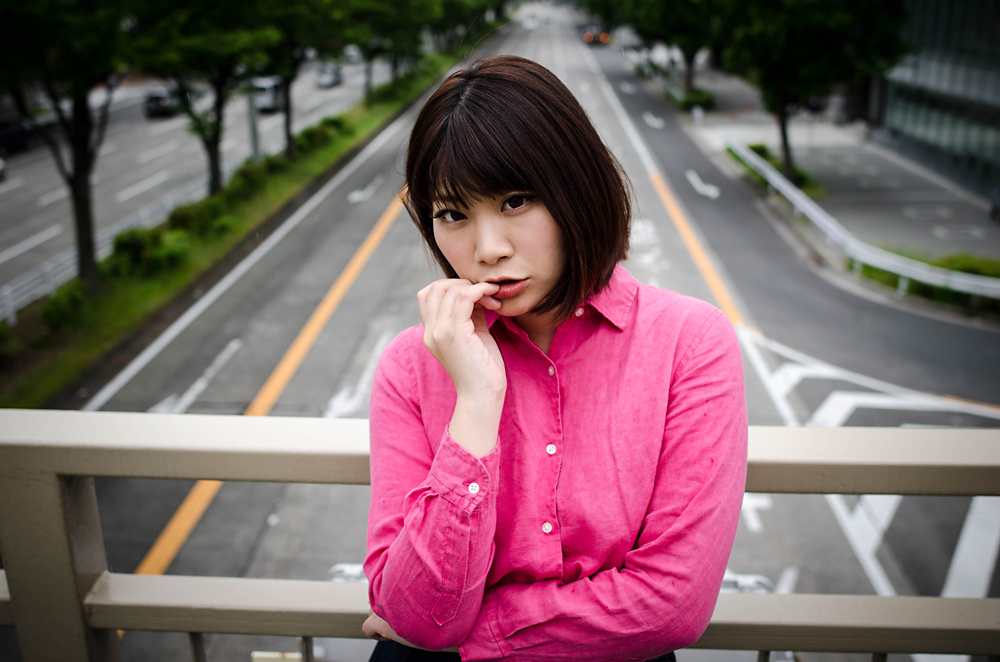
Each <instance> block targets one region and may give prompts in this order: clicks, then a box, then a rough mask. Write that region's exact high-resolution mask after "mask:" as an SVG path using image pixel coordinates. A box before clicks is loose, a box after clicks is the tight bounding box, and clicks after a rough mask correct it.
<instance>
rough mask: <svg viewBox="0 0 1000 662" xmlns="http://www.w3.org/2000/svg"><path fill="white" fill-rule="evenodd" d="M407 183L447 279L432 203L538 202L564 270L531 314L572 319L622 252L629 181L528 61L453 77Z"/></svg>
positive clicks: (413, 147)
mask: <svg viewBox="0 0 1000 662" xmlns="http://www.w3.org/2000/svg"><path fill="white" fill-rule="evenodd" d="M406 184H407V191H406V193H405V200H406V207H407V209H408V210H409V212H410V216H411V217H412V218H413V222H414V223H416V225H417V227H418V228H419V230H420V233H421V235H423V238H424V241H426V242H427V245H428V247H429V248H430V250H431V253H432V254H433V255H434V257H435V259H436V260H437V261H438V263H439V264H440V265H441V268H442V269H443V270H444V272H445V274H446V275H447V276H448V277H449V278H456V277H457V276H458V274H457V273H456V272H455V270H454V269H453V268H452V266H451V265H450V264H449V263H448V260H446V259H445V257H444V255H443V254H442V253H441V249H440V248H439V247H438V245H437V242H435V240H434V219H433V218H432V214H433V205H434V202H435V201H439V202H446V203H448V204H455V205H458V206H459V207H468V206H470V205H469V203H470V202H477V201H481V200H486V199H489V198H493V197H500V196H503V195H505V194H508V193H513V192H524V193H529V192H530V193H533V194H534V195H537V196H538V198H539V199H540V200H541V201H542V203H544V204H545V206H546V208H548V210H549V213H550V214H552V217H553V219H554V220H555V222H556V224H557V225H558V226H559V229H560V230H561V232H562V238H563V245H564V248H565V251H564V252H565V255H566V264H565V266H564V268H563V273H562V276H561V277H560V279H559V281H558V282H557V283H556V285H555V286H554V287H553V289H552V291H551V292H549V294H548V295H547V296H546V297H545V298H544V299H543V300H542V301H540V302H539V303H538V305H537V306H536V307H535V308H534V309H533V310H532V311H531V312H533V313H546V312H550V311H552V312H554V315H555V317H556V319H558V320H560V321H562V320H564V319H566V318H568V317H569V316H570V315H571V314H572V313H573V311H574V309H575V308H576V307H577V306H579V305H580V304H581V303H582V302H583V301H584V300H585V299H586V298H587V297H589V296H590V295H592V294H596V293H597V292H598V291H600V290H601V289H602V288H603V287H604V286H605V285H607V283H608V281H609V280H610V278H611V273H612V271H613V270H614V268H615V265H616V264H617V263H618V262H620V261H621V260H623V259H625V257H626V255H627V254H628V238H629V223H630V221H631V217H632V204H631V197H630V191H631V186H630V184H629V181H628V178H627V176H626V175H625V172H624V171H623V170H622V167H621V165H620V164H619V163H618V160H617V159H616V158H615V157H614V155H613V154H612V153H611V151H610V150H609V149H608V148H607V147H606V146H605V145H604V143H603V142H602V141H601V138H600V136H598V134H597V131H596V130H595V129H594V127H593V125H592V124H591V123H590V120H589V119H588V118H587V114H586V113H585V112H584V110H583V108H582V107H581V106H580V104H579V102H577V100H576V98H575V97H574V96H573V94H572V93H571V92H570V91H569V90H568V89H567V88H566V86H565V85H563V84H562V82H561V81H560V80H559V79H558V78H556V76H555V75H553V74H552V72H550V71H549V70H548V69H546V68H545V67H543V66H541V65H540V64H537V63H535V62H532V61H531V60H526V59H524V58H520V57H515V56H511V55H500V56H496V57H490V58H486V59H483V60H479V61H477V62H474V63H473V64H471V65H470V66H469V67H468V68H467V69H465V70H462V71H458V72H455V73H454V74H452V75H451V76H449V77H448V78H447V79H446V80H445V81H444V82H443V83H442V84H441V86H440V87H439V88H438V89H437V90H436V91H435V92H434V93H433V94H432V95H431V97H430V98H429V99H428V100H427V103H426V104H424V107H423V109H422V110H421V111H420V115H419V116H418V117H417V121H416V124H415V125H414V127H413V132H412V133H411V134H410V143H409V149H408V150H407V155H406Z"/></svg>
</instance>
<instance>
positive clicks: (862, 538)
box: [736, 327, 1000, 662]
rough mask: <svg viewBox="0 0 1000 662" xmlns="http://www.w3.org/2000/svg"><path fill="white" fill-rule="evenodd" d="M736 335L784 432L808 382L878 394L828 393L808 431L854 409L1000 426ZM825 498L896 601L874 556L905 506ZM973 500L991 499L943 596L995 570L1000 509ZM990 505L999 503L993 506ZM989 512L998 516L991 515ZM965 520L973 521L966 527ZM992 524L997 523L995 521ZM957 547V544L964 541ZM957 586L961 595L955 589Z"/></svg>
mask: <svg viewBox="0 0 1000 662" xmlns="http://www.w3.org/2000/svg"><path fill="white" fill-rule="evenodd" d="M736 333H737V335H738V336H739V339H740V344H741V346H742V347H743V352H744V355H745V356H746V357H747V358H748V359H749V362H750V365H752V366H753V367H754V370H755V371H756V373H757V375H758V377H759V378H760V380H761V382H762V383H763V385H764V388H765V390H766V391H767V393H768V395H769V396H770V397H771V400H772V402H773V403H774V405H775V407H776V408H777V409H778V413H779V414H780V415H781V417H782V420H783V421H784V422H785V425H788V426H798V425H801V423H800V421H799V418H798V416H797V414H796V413H795V411H794V408H793V407H792V405H791V403H790V402H789V399H788V396H789V395H790V394H791V392H792V390H794V389H795V387H796V386H798V385H799V383H801V382H802V381H803V380H804V379H810V378H812V379H828V380H829V379H836V380H838V381H843V382H847V383H850V384H855V385H857V386H860V387H862V388H865V389H871V391H876V392H874V393H873V392H871V391H844V390H839V391H834V392H832V393H830V394H829V395H828V396H827V398H826V399H825V400H824V401H823V403H822V404H821V405H820V406H819V408H817V410H816V411H815V412H814V413H813V415H812V417H810V419H809V423H808V425H811V426H824V427H835V426H840V425H843V424H844V423H845V422H847V420H848V419H849V418H850V416H851V414H853V413H854V411H856V410H857V409H859V408H873V409H896V410H905V411H945V412H956V413H965V414H972V415H975V416H982V417H984V418H991V419H994V420H1000V411H998V410H997V409H996V408H994V407H987V406H983V405H978V404H974V403H968V402H962V401H960V400H952V399H950V398H943V397H940V396H936V395H931V394H928V393H923V392H921V391H915V390H912V389H907V388H903V387H901V386H897V385H895V384H890V383H888V382H883V381H881V380H878V379H873V378H871V377H867V376H865V375H861V374H858V373H855V372H851V371H849V370H844V369H842V368H838V367H837V366H833V365H830V364H828V363H824V362H822V361H819V360H818V359H815V358H813V357H811V356H809V355H807V354H803V353H802V352H799V351H797V350H794V349H792V348H790V347H787V346H785V345H782V344H781V343H778V342H776V341H774V340H771V339H769V338H766V337H764V336H763V335H761V334H760V333H758V332H756V331H754V330H752V329H749V328H747V327H737V329H736ZM763 350H767V351H769V352H771V353H772V354H774V355H775V356H777V357H778V358H779V359H783V360H784V361H785V363H782V364H781V365H780V366H778V368H776V369H774V370H771V369H770V368H769V367H768V363H767V360H766V359H765V358H764V354H763ZM824 496H825V498H826V501H827V504H829V506H830V510H831V511H832V512H833V515H834V517H835V518H836V520H837V523H838V524H839V525H840V527H841V529H842V530H843V531H844V535H845V536H846V537H847V541H848V543H849V544H850V546H851V549H852V550H853V551H854V554H855V556H856V557H857V559H858V561H859V563H860V564H861V567H862V569H863V570H864V572H865V575H867V577H868V580H869V581H870V582H871V584H872V587H873V588H874V589H875V592H876V593H877V594H878V595H883V596H892V595H895V594H896V590H895V588H894V587H893V586H892V582H890V581H889V578H888V575H887V574H886V572H885V570H884V569H883V567H882V564H881V563H880V562H879V560H878V558H877V556H876V552H877V550H878V548H879V546H880V545H881V543H882V539H883V536H884V534H885V531H886V530H887V529H888V528H889V525H890V524H891V523H892V519H893V517H894V515H895V514H896V511H897V509H898V508H899V504H900V503H901V502H902V497H900V496H898V495H870V494H869V495H863V496H861V498H860V500H859V501H858V505H857V506H856V507H855V508H854V510H853V511H852V510H851V509H850V508H849V507H848V506H847V501H846V499H844V497H843V496H842V495H840V494H827V495H824ZM976 499H988V500H989V503H990V506H989V507H988V508H986V507H983V506H979V507H978V508H977V511H976V514H975V517H973V515H974V514H973V512H972V509H971V508H970V513H969V515H968V516H967V518H966V522H965V525H964V526H963V529H962V531H963V535H965V531H966V527H968V530H969V531H970V533H969V534H968V536H969V538H968V540H969V542H968V543H965V544H964V545H963V547H962V549H958V548H956V551H955V553H954V554H953V555H952V559H951V563H950V565H949V570H948V576H949V577H952V576H954V577H955V579H954V582H955V583H954V584H953V587H954V588H948V590H953V591H956V592H958V591H959V590H966V591H968V590H970V589H969V588H968V587H970V586H971V587H973V588H976V587H981V586H986V585H987V584H988V582H989V580H990V576H991V574H992V571H993V566H994V565H995V563H996V559H997V554H998V551H997V550H998V549H1000V505H993V504H994V503H997V504H1000V498H997V497H976ZM994 499H997V501H996V502H994V501H993V500H994ZM973 501H975V499H974V500H973ZM979 503H984V502H979ZM979 508H982V509H984V510H985V511H986V512H987V513H988V514H980V512H981V511H980V510H979ZM994 508H995V509H996V512H993V510H992V509H994ZM970 518H973V522H972V523H971V524H970V522H969V519H970ZM990 518H994V519H995V520H996V521H994V519H990ZM959 542H960V544H962V538H961V537H960V541H959ZM972 568H975V569H972ZM984 568H985V569H984ZM946 587H947V580H946ZM958 587H964V588H962V589H959V588H958ZM981 590H985V589H981ZM984 595H985V594H984ZM967 659H968V658H967V657H965V656H956V657H952V658H947V659H946V657H944V656H916V655H915V656H914V660H916V662H964V661H966V660H967Z"/></svg>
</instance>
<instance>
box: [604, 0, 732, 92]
mask: <svg viewBox="0 0 1000 662" xmlns="http://www.w3.org/2000/svg"><path fill="white" fill-rule="evenodd" d="M717 5H718V3H717V2H715V1H714V0H673V1H672V2H663V1H662V0H630V1H629V2H628V3H627V4H626V5H625V7H626V9H625V12H624V13H625V20H626V21H627V22H628V23H630V24H631V25H632V27H633V29H634V30H635V32H636V34H638V35H639V38H640V39H642V40H643V41H644V42H646V43H647V44H649V43H655V42H657V41H662V42H663V43H665V44H670V45H673V46H676V47H677V48H678V49H679V50H680V52H681V55H682V56H683V57H684V65H685V68H684V91H685V92H688V93H689V92H692V91H693V90H694V60H695V57H696V56H697V55H698V51H700V50H701V49H702V48H703V47H704V46H706V45H708V44H709V43H710V42H711V41H712V38H713V36H714V35H713V31H714V25H715V20H714V19H715V15H716V11H717Z"/></svg>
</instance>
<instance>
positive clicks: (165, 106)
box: [142, 87, 181, 118]
mask: <svg viewBox="0 0 1000 662" xmlns="http://www.w3.org/2000/svg"><path fill="white" fill-rule="evenodd" d="M142 112H143V113H144V114H145V115H146V117H147V118H150V117H173V116H174V115H176V114H177V113H179V112H181V102H180V99H179V98H178V96H177V92H176V91H174V90H168V89H167V88H165V87H160V88H156V89H153V90H150V91H149V92H147V93H146V101H145V102H144V103H143V105H142Z"/></svg>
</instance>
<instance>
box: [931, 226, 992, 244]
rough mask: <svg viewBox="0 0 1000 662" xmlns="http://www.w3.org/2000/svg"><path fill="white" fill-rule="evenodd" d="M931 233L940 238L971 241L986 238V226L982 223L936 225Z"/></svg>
mask: <svg viewBox="0 0 1000 662" xmlns="http://www.w3.org/2000/svg"><path fill="white" fill-rule="evenodd" d="M931 234H933V235H934V236H935V237H937V238H938V239H955V240H958V241H969V240H976V239H986V228H984V227H983V226H981V225H935V226H934V227H933V228H931Z"/></svg>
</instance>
